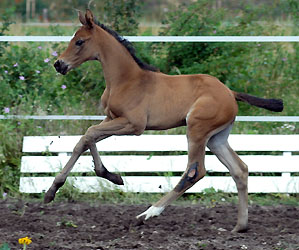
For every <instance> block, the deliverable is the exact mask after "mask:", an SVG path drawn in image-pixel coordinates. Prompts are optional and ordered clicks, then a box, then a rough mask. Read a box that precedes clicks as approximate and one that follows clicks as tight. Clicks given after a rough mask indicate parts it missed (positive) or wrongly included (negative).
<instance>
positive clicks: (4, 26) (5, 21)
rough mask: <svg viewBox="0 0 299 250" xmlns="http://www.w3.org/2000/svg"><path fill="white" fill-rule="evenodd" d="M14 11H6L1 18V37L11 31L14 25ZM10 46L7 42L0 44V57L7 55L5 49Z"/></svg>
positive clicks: (10, 9)
mask: <svg viewBox="0 0 299 250" xmlns="http://www.w3.org/2000/svg"><path fill="white" fill-rule="evenodd" d="M13 12H14V9H13V8H9V9H5V11H4V13H2V16H1V19H0V21H1V24H0V36H4V35H5V33H6V32H7V31H8V30H9V26H10V25H11V24H12V23H13V21H11V18H12V15H13ZM7 46H8V43H7V42H0V57H1V56H2V55H3V54H4V53H5V48H6V47H7Z"/></svg>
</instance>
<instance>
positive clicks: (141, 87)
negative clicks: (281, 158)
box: [45, 9, 283, 232]
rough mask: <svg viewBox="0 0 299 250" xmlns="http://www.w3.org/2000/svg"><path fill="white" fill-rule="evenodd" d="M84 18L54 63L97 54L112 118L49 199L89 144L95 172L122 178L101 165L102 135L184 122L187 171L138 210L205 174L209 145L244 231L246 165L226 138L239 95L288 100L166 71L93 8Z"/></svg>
mask: <svg viewBox="0 0 299 250" xmlns="http://www.w3.org/2000/svg"><path fill="white" fill-rule="evenodd" d="M79 20H80V22H81V23H82V26H81V27H80V28H79V29H78V31H77V32H76V33H75V35H74V37H73V38H72V40H71V41H70V43H69V45H68V48H67V49H66V50H65V51H64V53H62V55H61V56H60V57H59V58H58V60H57V61H56V62H55V64H54V66H55V68H56V70H57V71H58V72H60V73H61V74H63V75H64V74H66V73H67V72H68V71H70V70H71V69H73V68H76V67H77V66H79V65H80V64H82V63H83V62H85V61H88V60H99V61H100V62H101V64H102V67H103V71H104V77H105V80H106V89H105V91H104V93H103V95H102V97H101V104H102V106H103V108H104V110H105V114H106V115H107V118H106V119H105V120H104V121H103V122H102V123H100V124H99V125H95V126H91V127H90V128H89V129H88V130H87V132H86V133H85V135H84V136H82V138H81V139H80V141H79V142H78V144H77V145H76V146H75V148H74V151H73V153H72V156H71V157H70V159H69V161H68V162H67V164H66V166H65V167H64V168H63V170H62V171H61V172H60V173H59V174H58V175H57V176H56V178H55V180H54V182H53V184H52V186H51V187H50V189H49V190H48V191H47V193H46V195H45V202H46V203H48V202H51V201H52V200H53V199H54V197H55V193H56V192H57V190H58V189H59V188H60V187H61V186H62V185H63V184H64V182H65V180H66V178H67V176H68V174H69V172H70V171H71V169H72V168H73V166H74V164H75V162H76V161H77V159H78V158H79V157H80V155H81V154H82V153H83V152H85V151H86V150H88V149H89V150H90V152H91V154H92V157H93V160H94V164H95V172H96V174H97V175H98V176H100V177H103V178H106V179H108V180H110V181H111V182H113V183H115V184H118V185H123V180H122V178H121V177H120V175H118V174H115V173H110V172H109V171H108V170H107V169H106V168H105V167H104V165H103V164H102V162H101V159H100V156H99V154H98V151H97V148H96V143H97V142H99V141H101V140H103V139H105V138H107V137H109V136H111V135H141V134H142V133H143V132H144V130H162V129H169V128H173V127H177V126H183V125H186V126H187V139H188V163H187V168H186V171H185V172H184V174H183V176H182V178H181V180H180V181H179V183H178V184H177V185H176V187H175V188H174V189H173V190H172V191H171V192H169V193H168V194H166V195H165V196H164V197H163V198H162V199H160V200H159V201H158V202H157V203H155V204H154V205H152V206H151V207H150V208H149V209H148V210H146V211H145V212H144V213H142V214H140V215H139V216H138V217H143V216H144V217H145V219H148V218H150V217H153V216H157V215H159V214H160V213H161V212H162V211H163V210H164V208H165V207H166V206H167V205H169V204H170V203H171V202H172V201H174V200H175V199H177V198H178V197H179V196H180V195H182V194H183V193H184V192H185V191H186V190H187V189H188V188H190V187H191V186H193V185H194V184H195V183H196V182H197V181H199V180H200V179H201V178H203V177H204V176H205V173H206V170H205V166H204V157H205V147H206V146H208V147H209V148H210V150H211V151H212V152H213V153H214V154H215V155H216V156H217V157H218V159H219V160H220V161H221V162H222V163H223V164H224V165H225V166H226V167H227V168H228V169H229V171H230V173H231V175H232V177H233V179H234V180H235V182H236V185H237V189H238V196H239V207H238V221H237V225H236V226H235V228H234V230H233V231H235V232H241V231H246V230H247V224H248V222H247V221H248V198H247V180H248V169H247V166H246V165H245V163H243V162H242V161H241V160H240V158H239V157H238V155H237V154H236V153H235V152H234V151H233V150H232V149H231V148H230V146H229V144H228V142H227V138H228V135H229V133H230V130H231V128H232V125H233V122H234V120H235V116H236V114H237V111H238V106H237V102H236V101H243V102H247V103H249V104H251V105H255V106H258V107H261V108H265V109H268V110H272V111H276V112H280V111H282V109H283V104H282V101H281V100H276V99H263V98H258V97H254V96H250V95H247V94H244V93H237V92H234V91H232V90H230V89H229V88H227V87H226V86H225V85H224V84H223V83H221V82H220V81H219V80H218V79H217V78H215V77H212V76H209V75H202V74H198V75H179V76H170V75H165V74H163V73H161V72H158V71H156V70H155V69H154V68H153V67H151V66H149V65H146V64H144V63H142V62H141V61H140V60H139V59H138V58H137V57H136V56H135V54H134V50H133V47H132V46H131V44H130V43H129V42H128V41H127V40H124V39H122V38H121V37H120V36H118V35H117V33H116V32H114V31H112V30H110V29H108V28H107V27H105V26H104V25H101V24H97V23H96V22H95V21H94V18H93V14H92V12H91V11H90V10H88V9H87V10H86V13H85V15H83V14H82V13H81V12H79ZM157 143H158V142H157Z"/></svg>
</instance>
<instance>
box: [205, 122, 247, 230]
mask: <svg viewBox="0 0 299 250" xmlns="http://www.w3.org/2000/svg"><path fill="white" fill-rule="evenodd" d="M231 127H232V126H231V125H230V126H229V127H227V128H226V129H224V130H222V131H221V132H219V133H217V134H216V135H214V136H212V137H211V138H210V140H209V141H208V144H207V146H208V147H209V149H210V150H211V151H212V152H213V153H214V154H215V155H216V156H217V158H218V159H219V160H220V161H221V162H222V163H223V164H224V165H225V166H226V167H227V168H228V169H229V171H230V174H231V175H232V177H233V179H234V181H235V182H236V185H237V189H238V197H239V205H238V222H237V225H236V226H235V228H234V229H233V232H244V231H247V229H248V193H247V192H248V168H247V166H246V164H245V163H244V162H243V161H242V160H241V159H240V158H239V156H238V155H237V153H236V152H235V151H234V150H233V149H232V148H231V147H230V146H229V144H228V142H227V138H228V135H229V132H230V130H231Z"/></svg>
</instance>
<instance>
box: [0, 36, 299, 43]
mask: <svg viewBox="0 0 299 250" xmlns="http://www.w3.org/2000/svg"><path fill="white" fill-rule="evenodd" d="M71 38H72V36H0V42H69V41H70V40H71ZM124 38H125V39H128V40H129V41H130V42H299V36H124Z"/></svg>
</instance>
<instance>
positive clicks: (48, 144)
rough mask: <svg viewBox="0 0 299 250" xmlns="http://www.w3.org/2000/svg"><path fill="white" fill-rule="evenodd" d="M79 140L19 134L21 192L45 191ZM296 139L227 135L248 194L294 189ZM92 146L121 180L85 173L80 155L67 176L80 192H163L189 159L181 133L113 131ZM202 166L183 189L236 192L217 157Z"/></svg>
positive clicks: (88, 165) (88, 163)
mask: <svg viewBox="0 0 299 250" xmlns="http://www.w3.org/2000/svg"><path fill="white" fill-rule="evenodd" d="M79 139H80V136H26V137H24V140H23V153H24V154H26V155H24V156H23V157H22V163H21V178H20V192H25V193H40V192H43V191H46V190H47V189H48V188H49V187H50V186H51V183H52V182H53V180H54V177H53V176H52V175H53V173H55V174H56V173H57V172H59V171H60V170H61V169H62V167H63V166H64V165H65V164H66V162H67V161H68V159H69V157H70V156H69V154H70V153H71V152H72V150H73V147H74V146H75V145H76V143H77V142H78V141H79ZM298 141H299V135H244V134H243V135H230V137H229V143H230V145H231V146H232V148H233V149H234V150H236V151H238V152H242V155H241V156H240V157H241V159H242V160H243V161H244V162H245V163H246V164H247V165H248V168H249V173H250V176H249V180H248V191H249V193H298V192H299V176H298V175H297V174H298V172H299V168H298V167H299V155H297V153H298V152H299V144H298ZM97 146H98V149H99V151H101V153H109V154H108V155H104V156H102V161H103V163H104V165H105V166H106V167H107V169H108V170H109V171H111V172H119V173H121V174H122V176H123V180H124V183H125V185H124V186H121V187H119V186H116V185H114V184H112V183H110V182H108V181H106V180H105V179H103V178H99V177H96V176H86V173H93V172H94V170H93V161H92V157H91V155H83V156H81V157H80V158H79V160H78V162H77V163H76V165H75V166H74V169H73V170H72V173H76V174H77V176H76V177H75V176H71V177H69V178H68V181H70V183H71V184H72V185H74V186H75V187H77V188H78V189H79V190H80V191H82V192H99V191H105V190H107V189H115V188H119V189H121V190H122V191H124V192H150V193H158V192H167V191H170V190H171V189H172V188H173V187H174V186H175V185H176V184H177V183H178V181H179V179H180V175H181V174H182V172H183V171H185V168H186V164H187V160H188V157H187V155H186V153H187V148H188V146H187V138H186V136H185V135H141V136H112V137H110V138H107V139H105V140H103V141H101V142H99V143H97ZM252 152H254V154H252ZM273 152H275V153H274V154H273ZM43 153H46V154H45V155H43ZM174 153H175V155H174ZM293 153H294V154H293ZM50 155H51V156H50ZM205 165H206V169H207V171H208V175H209V176H206V177H205V178H203V180H201V181H199V182H198V183H197V184H195V185H194V186H193V187H192V188H191V189H190V190H188V192H192V193H196V192H202V191H203V190H204V189H206V188H211V187H213V188H215V190H222V191H224V192H237V190H236V185H235V183H234V181H233V179H232V178H231V177H230V176H227V173H228V170H227V169H226V168H225V167H224V166H223V165H222V164H221V163H220V162H219V161H218V160H217V158H216V156H214V155H207V156H206V157H205Z"/></svg>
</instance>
